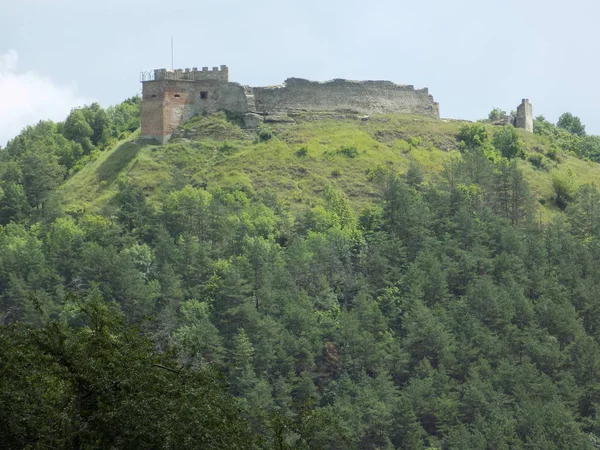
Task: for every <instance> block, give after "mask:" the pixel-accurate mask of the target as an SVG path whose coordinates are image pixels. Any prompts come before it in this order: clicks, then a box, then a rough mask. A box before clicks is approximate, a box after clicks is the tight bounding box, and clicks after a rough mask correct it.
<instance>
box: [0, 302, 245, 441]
mask: <svg viewBox="0 0 600 450" xmlns="http://www.w3.org/2000/svg"><path fill="white" fill-rule="evenodd" d="M65 311H66V312H63V314H62V317H61V320H59V321H52V322H49V323H48V324H47V325H45V326H44V327H42V328H41V329H38V330H26V329H24V328H22V327H18V326H9V327H2V328H0V336H1V339H2V342H3V345H2V346H1V347H0V360H1V361H2V362H3V363H2V365H0V441H1V442H2V443H3V445H4V446H5V447H4V448H15V449H16V448H21V449H22V448H72V449H84V448H85V449H96V448H98V449H99V448H129V449H136V448H143V449H187V448H203V449H223V448H227V449H243V448H252V446H253V439H252V437H251V435H250V434H249V432H248V427H247V425H246V423H245V422H244V421H243V420H242V419H241V415H240V410H239V407H238V404H237V401H236V400H235V399H234V398H233V397H231V396H230V395H229V394H228V393H227V392H226V388H225V386H224V383H223V382H222V380H221V378H220V376H219V375H218V374H217V373H216V372H215V371H214V370H212V369H210V368H206V369H201V370H194V371H191V370H186V369H185V368H181V367H176V366H175V365H174V364H173V361H172V360H170V359H169V358H166V357H162V356H157V355H156V353H155V352H154V351H153V349H152V346H151V344H150V342H149V341H148V340H147V339H145V338H144V337H142V336H140V333H139V331H138V330H136V329H135V328H132V327H130V326H127V325H125V324H124V322H123V320H122V317H121V315H120V314H119V313H118V312H117V311H116V309H115V308H113V307H112V306H111V305H110V304H109V303H105V302H104V301H103V300H102V299H101V298H100V296H99V295H97V294H92V295H90V297H89V298H87V299H86V300H83V301H80V300H77V299H73V300H71V301H69V302H67V305H66V307H65Z"/></svg>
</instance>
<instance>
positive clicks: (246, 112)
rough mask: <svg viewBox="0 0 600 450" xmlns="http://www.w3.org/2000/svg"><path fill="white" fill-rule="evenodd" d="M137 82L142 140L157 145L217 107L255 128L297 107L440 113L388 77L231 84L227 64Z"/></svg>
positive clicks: (157, 73)
mask: <svg viewBox="0 0 600 450" xmlns="http://www.w3.org/2000/svg"><path fill="white" fill-rule="evenodd" d="M141 81H142V106H141V125H142V133H141V134H142V138H144V139H153V140H157V141H158V142H160V143H165V142H167V141H168V140H169V139H170V137H171V134H172V133H173V131H175V130H176V129H177V127H178V126H179V125H181V124H183V123H184V122H186V121H187V120H189V119H191V118H192V117H194V116H197V115H199V114H207V113H214V112H217V111H226V112H229V113H234V114H237V115H240V116H242V117H243V118H244V123H245V125H246V126H247V127H249V128H252V127H256V126H258V124H259V123H260V121H261V120H262V118H263V117H264V116H268V115H273V114H283V113H288V112H299V111H331V112H334V111H344V112H355V113H361V114H376V113H380V114H386V113H406V114H418V115H424V116H430V117H434V118H436V119H439V117H440V111H439V105H438V103H436V102H435V101H434V100H433V97H432V96H431V95H429V92H428V90H427V88H424V89H415V88H414V87H413V86H410V85H399V84H395V83H392V82H391V81H350V80H342V79H335V80H331V81H326V82H315V81H309V80H304V79H301V78H289V79H287V80H286V81H285V83H284V84H283V85H280V86H270V87H250V86H242V85H241V84H239V83H234V82H230V81H229V69H228V68H227V66H220V67H213V68H212V70H209V68H208V67H203V68H202V69H200V70H199V69H198V68H196V67H194V68H193V69H185V70H182V69H177V70H167V69H157V70H154V71H151V72H143V73H142V75H141Z"/></svg>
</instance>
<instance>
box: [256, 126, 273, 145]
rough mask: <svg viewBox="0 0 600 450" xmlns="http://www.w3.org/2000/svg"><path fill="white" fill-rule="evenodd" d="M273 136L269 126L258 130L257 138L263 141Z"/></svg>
mask: <svg viewBox="0 0 600 450" xmlns="http://www.w3.org/2000/svg"><path fill="white" fill-rule="evenodd" d="M272 137H273V131H271V129H270V128H262V129H261V130H260V131H259V132H258V139H259V140H260V141H261V142H265V141H268V140H269V139H271V138H272Z"/></svg>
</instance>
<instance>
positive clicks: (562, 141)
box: [0, 99, 600, 449]
mask: <svg viewBox="0 0 600 450" xmlns="http://www.w3.org/2000/svg"><path fill="white" fill-rule="evenodd" d="M136 104H137V103H136V99H131V100H130V101H128V102H126V103H125V104H124V105H120V106H119V107H115V108H113V109H112V110H109V111H103V110H101V109H99V108H95V109H94V108H92V107H90V108H87V109H83V110H76V111H79V112H78V113H77V112H74V113H72V114H71V116H69V118H68V119H67V120H66V121H65V123H62V124H49V123H42V124H40V125H38V126H37V127H31V128H29V129H26V130H24V132H23V133H22V134H21V136H19V137H17V138H16V139H15V140H13V141H11V143H9V145H8V146H7V148H6V149H4V150H3V151H2V158H3V160H2V166H1V167H2V169H1V173H0V180H1V181H0V186H1V188H2V192H1V194H2V196H1V198H0V214H1V216H0V218H1V222H2V228H1V229H0V312H1V313H2V316H1V317H2V320H3V324H4V325H3V326H2V327H1V328H0V334H1V335H2V336H1V338H2V342H3V344H2V345H0V361H3V363H2V364H0V439H2V442H5V443H7V445H8V447H9V448H47V447H50V448H67V447H70V448H178V449H179V448H276V449H291V448H307V449H308V448H310V449H320V448H323V449H347V448H359V449H392V448H401V449H426V448H434V449H509V448H510V449H513V448H516V449H519V448H522V449H567V448H568V449H593V448H599V447H600V440H599V438H598V437H597V436H599V435H600V423H599V421H598V417H597V414H596V406H597V404H598V402H599V401H600V389H599V384H598V379H599V376H600V345H599V342H600V341H599V339H600V302H599V298H598V297H599V293H600V245H599V242H600V241H599V239H600V193H599V192H598V190H597V189H596V187H595V186H593V185H592V184H589V182H590V181H593V180H594V178H595V176H596V174H597V173H600V171H599V170H598V166H597V164H596V163H594V162H591V161H587V160H583V159H581V157H583V156H586V157H588V158H592V159H593V155H592V154H591V153H590V154H588V155H584V154H583V153H582V152H579V150H578V149H580V148H582V146H583V144H582V142H584V141H585V140H586V139H584V138H583V137H582V136H577V135H576V133H572V132H571V131H564V130H563V129H560V130H559V129H558V128H557V127H554V126H553V125H551V124H547V122H544V121H542V120H541V119H540V120H538V121H536V126H537V131H538V133H539V134H536V135H526V134H524V133H523V134H521V133H516V132H515V130H514V129H512V128H511V127H506V128H502V127H493V126H491V125H484V124H465V123H458V122H442V121H429V120H425V119H422V118H416V117H405V116H382V117H371V118H368V119H361V118H354V117H350V116H343V117H331V116H329V117H310V116H301V117H297V119H296V121H297V123H296V124H274V125H272V126H271V127H264V128H263V129H261V130H260V131H259V132H258V133H255V134H250V133H248V132H246V131H243V130H241V129H240V128H239V127H238V126H237V125H236V124H235V121H233V120H226V118H225V116H222V115H217V116H213V117H199V118H196V119H194V120H193V121H192V122H190V123H188V124H187V125H186V126H185V127H184V130H182V132H181V135H182V136H183V137H182V138H181V139H180V140H179V141H175V142H173V143H170V144H168V145H166V146H162V147H159V146H154V145H149V144H144V143H140V142H137V141H136V140H135V132H134V131H133V130H134V129H135V128H136V123H135V118H136V109H135V107H136ZM117 110H119V111H120V112H119V113H117ZM73 116H77V117H73ZM540 124H541V125H540ZM540 126H545V127H546V128H544V129H543V130H542V131H540ZM88 128H89V129H88ZM69 130H70V131H69ZM186 130H187V131H186ZM132 132H133V134H131V133H132ZM564 133H567V134H566V135H565V134H564ZM82 136H84V137H82ZM88 141H89V142H88ZM69 149H70V150H69ZM61 158H62V159H61Z"/></svg>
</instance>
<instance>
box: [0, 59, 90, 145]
mask: <svg viewBox="0 0 600 450" xmlns="http://www.w3.org/2000/svg"><path fill="white" fill-rule="evenodd" d="M18 63H19V54H18V52H17V51H16V50H9V51H8V52H6V53H4V54H0V145H2V146H4V145H5V144H6V142H7V141H8V140H10V139H12V138H13V137H15V136H16V135H17V134H19V132H20V131H21V130H22V129H23V128H24V127H25V126H27V125H32V124H35V123H37V122H39V121H40V120H48V119H50V120H54V121H60V120H64V119H65V118H66V116H67V115H68V114H69V111H70V110H71V108H73V107H74V106H80V105H83V104H86V103H90V100H89V99H85V98H83V97H81V96H79V95H78V94H77V89H76V86H75V85H59V84H56V83H55V82H54V81H52V80H51V79H49V78H48V77H46V76H44V75H41V74H39V73H36V72H19V71H18Z"/></svg>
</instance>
